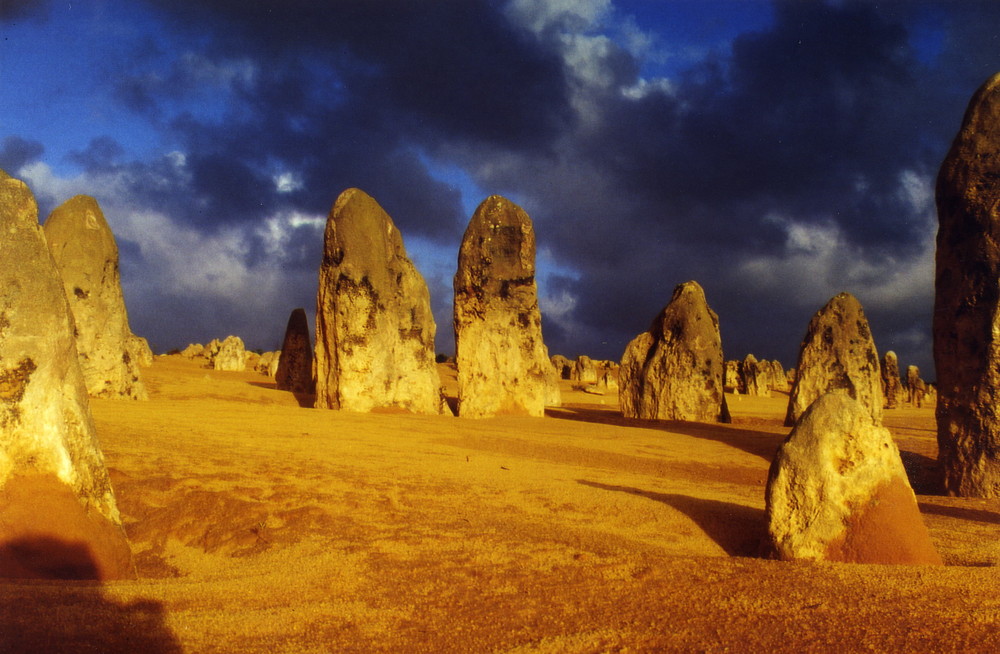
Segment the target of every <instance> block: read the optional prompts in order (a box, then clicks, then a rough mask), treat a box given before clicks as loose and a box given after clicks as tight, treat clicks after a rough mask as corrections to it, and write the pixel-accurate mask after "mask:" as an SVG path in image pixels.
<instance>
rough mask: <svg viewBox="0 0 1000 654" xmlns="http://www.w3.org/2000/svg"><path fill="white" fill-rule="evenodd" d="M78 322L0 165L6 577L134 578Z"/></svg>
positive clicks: (0, 538)
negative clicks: (72, 556)
mask: <svg viewBox="0 0 1000 654" xmlns="http://www.w3.org/2000/svg"><path fill="white" fill-rule="evenodd" d="M73 324H74V323H73V317H72V314H71V313H70V307H69V301H68V300H67V298H66V293H65V290H64V288H63V280H62V278H61V277H60V275H59V271H58V270H57V269H56V266H55V263H54V261H53V260H52V256H51V254H50V252H49V250H48V247H47V245H46V242H45V236H44V235H43V232H42V229H41V228H40V227H39V225H38V209H37V206H36V204H35V199H34V197H33V196H32V194H31V191H30V190H28V187H27V186H26V185H25V184H24V183H23V182H21V181H19V180H16V179H13V178H11V177H10V176H8V175H7V174H6V173H4V172H3V171H0V551H3V552H6V554H5V555H4V556H3V557H0V577H49V578H56V577H65V576H69V577H75V578H82V577H85V578H99V579H107V578H116V577H128V576H132V575H133V569H132V565H131V552H130V551H129V546H128V543H127V541H126V539H125V534H124V531H122V528H121V520H120V517H119V513H118V507H117V503H116V502H115V496H114V493H113V492H112V489H111V482H110V480H109V478H108V472H107V469H106V468H105V464H104V455H103V453H102V452H101V448H100V444H99V443H98V440H97V435H96V433H95V430H94V422H93V418H92V417H91V414H90V405H89V401H88V398H87V386H86V383H85V381H84V377H83V373H82V371H81V369H80V361H79V356H78V353H77V349H76V338H74V335H73ZM49 542H52V543H58V542H75V543H82V544H83V546H84V547H86V548H88V549H89V558H87V560H85V561H82V563H83V564H85V565H82V566H81V565H76V564H75V563H80V561H75V562H74V561H70V560H67V559H66V556H67V552H66V551H65V550H64V549H62V550H60V549H58V548H56V549H46V548H45V547H42V545H44V543H49Z"/></svg>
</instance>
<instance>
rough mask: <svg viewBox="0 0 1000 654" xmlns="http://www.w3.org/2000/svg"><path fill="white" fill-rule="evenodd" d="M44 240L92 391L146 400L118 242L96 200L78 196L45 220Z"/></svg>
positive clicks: (99, 395) (103, 394)
mask: <svg viewBox="0 0 1000 654" xmlns="http://www.w3.org/2000/svg"><path fill="white" fill-rule="evenodd" d="M44 230H45V239H46V242H47V243H48V246H49V250H50V251H51V252H52V258H53V259H54V260H55V262H56V267H57V269H58V270H59V274H60V276H61V277H62V280H63V287H64V288H65V292H66V297H67V298H68V299H69V306H70V310H71V311H72V313H73V318H74V321H75V323H76V332H75V333H76V345H77V351H78V352H79V355H80V367H81V368H82V370H83V377H84V379H85V380H86V382H87V392H88V393H90V395H92V396H94V397H109V398H129V399H133V400H143V399H146V397H147V396H146V389H145V387H144V386H143V383H142V373H141V372H140V370H139V363H138V361H134V360H133V359H132V356H131V354H130V353H129V348H128V339H129V337H131V336H132V330H131V329H130V328H129V325H128V313H127V312H126V310H125V297H124V296H123V295H122V286H121V277H120V275H119V272H118V244H117V243H115V237H114V235H113V234H112V233H111V228H110V227H109V226H108V223H107V221H106V220H105V219H104V214H103V213H102V212H101V208H100V206H98V204H97V200H95V199H94V198H92V197H90V196H87V195H77V196H75V197H73V198H71V199H69V200H67V201H66V202H65V203H63V204H62V205H60V206H59V207H57V208H56V209H55V210H54V211H53V212H52V213H51V214H50V215H49V217H48V218H47V219H46V221H45V227H44Z"/></svg>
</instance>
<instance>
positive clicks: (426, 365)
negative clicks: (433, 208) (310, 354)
mask: <svg viewBox="0 0 1000 654" xmlns="http://www.w3.org/2000/svg"><path fill="white" fill-rule="evenodd" d="M436 329H437V328H436V326H435V324H434V316H433V314H432V313H431V305H430V294H429V293H428V291H427V284H426V283H424V278H423V277H422V276H421V275H420V273H419V272H418V271H417V269H416V268H415V267H414V265H413V263H412V262H411V261H410V259H409V258H408V257H407V255H406V248H405V247H404V246H403V238H402V236H401V235H400V233H399V230H398V229H396V226H395V225H394V224H393V222H392V219H391V218H390V217H389V215H388V214H387V213H386V212H385V211H384V210H383V209H382V207H380V206H379V204H378V203H377V202H376V201H375V200H374V199H372V198H371V197H370V196H368V195H367V194H366V193H365V192H364V191H361V190H359V189H353V188H352V189H348V190H346V191H344V192H343V193H341V194H340V196H339V197H338V198H337V201H336V202H335V203H334V205H333V208H332V209H331V211H330V215H329V217H328V218H327V221H326V233H325V235H324V244H323V261H322V264H321V266H320V270H319V292H318V294H317V298H316V352H315V360H316V364H315V365H316V368H315V371H316V406H317V407H318V408H324V409H345V410H348V411H371V410H372V409H375V408H379V407H398V408H402V409H406V410H408V411H412V412H414V413H424V414H438V413H442V412H443V409H444V406H445V405H444V396H443V395H442V392H441V381H440V378H439V377H438V373H437V366H436V364H435V362H434V334H435V332H436ZM288 356H289V354H288V353H287V352H285V351H284V350H282V354H281V357H280V359H279V362H280V361H284V360H285V358H286V357H288ZM279 365H280V363H279Z"/></svg>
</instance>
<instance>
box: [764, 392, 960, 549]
mask: <svg viewBox="0 0 1000 654" xmlns="http://www.w3.org/2000/svg"><path fill="white" fill-rule="evenodd" d="M766 514H767V520H768V533H769V535H770V539H771V544H772V545H773V547H774V550H775V552H776V553H777V555H778V557H779V558H781V559H784V560H800V559H804V560H814V561H841V562H847V563H901V564H927V565H940V564H941V558H940V556H939V555H938V554H937V551H936V550H935V549H934V545H933V544H932V543H931V540H930V536H929V534H928V532H927V528H926V526H925V525H924V522H923V519H922V518H921V516H920V511H919V509H918V507H917V501H916V497H915V496H914V494H913V490H912V489H911V488H910V482H909V481H908V480H907V477H906V471H905V470H904V469H903V462H902V460H901V459H900V458H899V450H898V449H897V448H896V444H895V442H893V440H892V435H891V434H890V433H889V430H887V429H885V428H884V427H882V426H881V425H880V424H878V422H876V421H875V420H874V419H873V418H872V416H871V412H870V410H869V407H867V406H864V405H862V404H861V403H859V402H857V401H856V400H854V399H852V398H851V397H850V396H848V395H847V393H845V392H843V391H839V392H832V393H827V394H825V395H823V396H821V397H820V398H819V399H817V400H816V402H814V403H813V404H812V405H811V406H810V407H809V408H808V409H807V410H806V412H805V413H804V414H803V415H802V417H801V419H800V420H799V422H798V424H797V425H796V426H795V428H794V429H793V430H792V433H791V434H790V435H789V436H788V438H787V439H786V440H785V442H784V443H783V444H782V445H781V447H780V448H779V449H778V453H777V455H776V456H775V458H774V461H773V462H772V464H771V469H770V472H769V474H768V480H767V489H766Z"/></svg>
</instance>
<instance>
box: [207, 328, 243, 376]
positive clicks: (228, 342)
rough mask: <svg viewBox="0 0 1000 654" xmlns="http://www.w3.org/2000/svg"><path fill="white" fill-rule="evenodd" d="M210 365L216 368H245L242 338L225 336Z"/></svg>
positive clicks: (233, 369) (237, 369)
mask: <svg viewBox="0 0 1000 654" xmlns="http://www.w3.org/2000/svg"><path fill="white" fill-rule="evenodd" d="M212 367H213V368H215V369H216V370H228V371H230V372H243V371H244V370H246V369H247V350H246V346H244V345H243V339H242V338H240V337H239V336H231V335H230V336H227V337H226V339H225V340H224V341H222V343H221V344H220V345H219V349H218V352H216V354H215V356H214V357H213V358H212Z"/></svg>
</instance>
